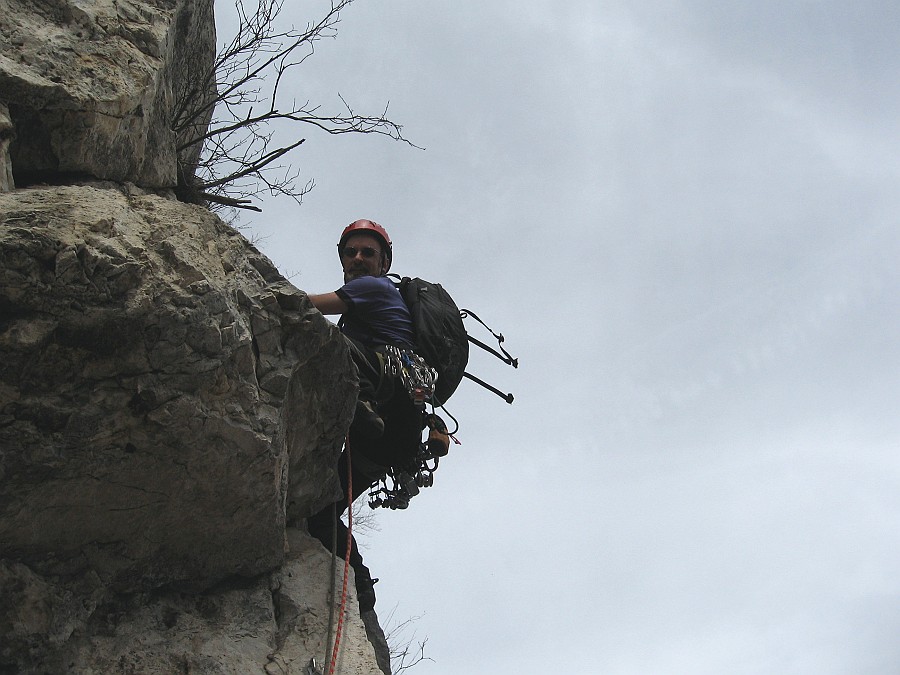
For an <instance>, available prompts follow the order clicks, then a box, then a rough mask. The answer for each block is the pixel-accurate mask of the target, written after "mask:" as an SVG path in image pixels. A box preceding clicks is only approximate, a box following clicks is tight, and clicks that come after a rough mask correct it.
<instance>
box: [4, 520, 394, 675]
mask: <svg viewBox="0 0 900 675" xmlns="http://www.w3.org/2000/svg"><path fill="white" fill-rule="evenodd" d="M288 536H289V540H290V550H289V552H288V554H287V557H286V560H285V563H284V565H283V566H282V567H281V568H280V569H279V570H278V571H277V572H276V573H274V574H271V575H261V576H259V577H256V578H252V579H231V580H228V581H226V582H223V583H222V584H220V585H218V586H216V587H215V588H212V589H210V590H209V591H207V592H206V593H203V594H188V593H180V592H177V591H172V590H165V591H157V592H154V593H139V594H133V595H119V596H115V597H113V598H111V599H109V600H107V601H106V602H102V603H99V604H98V605H97V606H96V607H95V608H93V610H92V612H91V613H90V616H89V617H88V618H87V620H86V621H84V623H83V625H82V626H81V627H80V629H79V630H78V632H77V633H76V634H74V635H73V636H72V637H71V638H69V639H67V640H59V645H57V646H56V648H55V649H50V650H46V651H44V652H43V653H41V654H40V655H39V657H36V658H34V659H33V660H31V661H25V662H22V663H20V664H19V668H18V670H17V671H16V672H18V673H21V674H22V675H30V674H35V675H36V674H38V673H64V672H77V673H140V674H141V675H170V674H171V673H185V672H186V673H193V674H194V675H213V674H220V673H234V674H240V675H245V674H247V673H259V674H260V675H263V674H266V675H295V674H296V675H301V674H302V675H307V673H308V671H307V667H308V666H309V665H310V663H311V661H312V660H313V659H315V664H316V667H317V669H318V670H319V671H320V672H323V671H324V666H325V664H326V658H329V659H330V658H331V655H332V650H331V649H330V648H328V649H326V644H325V641H326V637H327V636H328V634H329V632H332V633H333V632H334V630H335V627H336V625H337V616H336V614H335V616H333V617H332V616H331V615H330V612H329V606H330V592H331V588H332V580H331V576H330V575H329V572H331V575H333V576H334V580H335V586H334V587H335V592H336V594H337V595H338V601H339V600H340V597H339V596H340V592H341V576H342V573H343V570H342V566H341V565H336V566H332V560H331V555H330V554H329V553H328V552H326V551H325V550H324V549H323V548H322V546H321V545H320V544H319V542H318V541H316V540H314V539H311V538H310V537H309V536H308V535H307V534H305V533H304V532H301V531H299V530H294V529H290V530H288ZM338 562H339V563H340V562H342V561H338ZM17 572H18V573H19V575H20V577H19V579H18V581H19V584H18V588H19V589H24V593H23V591H21V590H20V591H19V594H24V595H27V601H26V602H23V603H22V604H21V605H20V608H21V610H22V611H20V613H19V614H18V616H17V617H16V618H17V620H18V622H19V624H20V625H19V626H17V628H18V630H19V632H21V631H22V624H28V628H30V629H31V630H34V631H40V632H42V633H45V632H53V631H54V630H55V631H56V633H57V634H56V635H55V636H54V637H56V638H59V637H61V636H60V635H59V633H60V631H63V632H64V630H65V628H66V627H65V626H64V625H54V624H53V621H52V619H51V616H50V613H49V612H48V611H47V609H48V607H47V603H42V602H41V600H45V599H46V598H47V597H48V596H47V592H48V590H50V586H49V585H48V584H47V583H46V582H43V581H40V580H37V579H36V578H34V577H33V575H29V574H28V573H27V572H25V571H23V570H22V569H21V566H20V569H19V570H17ZM15 573H16V572H15V571H14V572H13V575H14V574H15ZM351 574H352V572H351ZM9 579H10V575H9V574H7V575H3V574H2V569H0V588H3V586H4V583H3V582H4V581H6V582H7V584H6V586H7V588H4V589H3V590H7V591H8V590H9V586H10V584H9V583H8V582H9ZM352 588H353V583H352V577H351V582H350V589H352ZM55 590H57V592H58V590H59V589H55ZM4 597H14V596H6V595H5V596H4ZM50 597H51V598H52V600H55V601H56V602H60V601H62V599H61V598H60V597H59V595H56V596H50ZM355 602H356V599H355V597H354V596H353V595H352V590H351V594H350V595H349V597H348V599H347V604H348V607H350V608H352V607H354V606H355V605H354V603H355ZM329 623H331V624H332V626H331V631H330V630H329ZM2 628H4V629H6V630H8V629H9V626H2ZM335 672H337V673H341V674H342V675H382V671H381V670H379V669H378V667H377V666H376V665H375V657H374V654H373V651H372V646H371V644H369V641H368V639H367V637H366V631H365V627H364V626H363V623H362V621H361V619H360V618H359V614H358V613H357V612H354V611H348V612H347V613H346V615H345V618H344V623H343V630H342V637H341V641H340V646H339V649H338V656H337V660H336V668H335Z"/></svg>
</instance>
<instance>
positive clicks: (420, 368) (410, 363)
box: [382, 345, 437, 406]
mask: <svg viewBox="0 0 900 675" xmlns="http://www.w3.org/2000/svg"><path fill="white" fill-rule="evenodd" d="M382 353H383V354H384V357H385V358H384V374H385V375H387V376H389V377H397V378H399V379H400V382H401V383H402V384H403V387H404V388H405V389H406V391H407V392H409V397H410V398H411V399H412V400H413V403H415V404H416V405H417V406H424V405H425V402H426V401H428V400H430V399H431V396H432V394H433V393H434V383H435V380H437V373H435V372H434V371H433V370H432V369H431V368H429V367H428V364H427V363H425V360H424V359H423V358H422V357H421V356H419V355H418V354H416V353H415V352H413V351H411V350H409V349H400V348H399V347H395V346H393V345H385V346H384V347H383V348H382Z"/></svg>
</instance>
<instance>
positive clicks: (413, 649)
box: [385, 607, 434, 675]
mask: <svg viewBox="0 0 900 675" xmlns="http://www.w3.org/2000/svg"><path fill="white" fill-rule="evenodd" d="M394 611H396V607H395V608H394V610H391V613H390V614H389V615H388V618H387V621H386V622H385V623H386V624H387V625H388V630H387V632H386V633H385V639H386V640H387V643H388V647H389V649H390V652H391V672H392V673H393V674H394V675H399V673H402V672H404V671H406V670H409V669H410V668H412V667H413V666H415V665H418V664H419V663H421V662H422V661H433V660H434V659H432V658H430V657H428V656H425V645H426V644H427V643H428V638H425V639H424V640H420V641H418V642H417V641H416V639H415V637H416V634H415V631H413V633H412V635H410V636H409V637H407V636H406V633H407V631H409V630H410V628H411V627H412V625H413V624H414V623H415V622H416V621H418V620H419V619H420V618H421V617H418V616H413V617H410V618H408V619H406V620H405V621H401V622H400V623H398V624H396V625H392V624H393V621H394ZM414 642H415V643H416V644H415V645H413V643H414Z"/></svg>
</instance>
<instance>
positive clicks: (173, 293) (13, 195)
mask: <svg viewBox="0 0 900 675" xmlns="http://www.w3.org/2000/svg"><path fill="white" fill-rule="evenodd" d="M0 214H3V215H2V217H0V546H2V555H3V564H2V567H0V589H2V591H3V592H2V596H3V597H4V599H5V602H4V603H3V608H2V609H0V627H3V633H4V638H5V639H4V642H3V647H2V648H0V664H3V663H6V664H10V663H14V664H15V665H16V666H17V668H19V669H21V670H23V671H25V672H27V671H28V664H35V663H37V664H40V663H49V662H52V661H53V659H64V660H65V659H69V660H70V662H72V663H77V664H81V665H82V666H85V667H87V666H90V664H92V663H94V661H95V660H97V659H99V661H97V663H98V664H101V662H102V660H103V659H110V658H113V655H114V653H116V652H115V650H116V649H123V647H122V644H124V643H122V642H121V641H117V640H115V639H109V640H107V639H103V638H104V636H107V634H108V633H110V631H112V633H113V637H115V636H117V635H119V634H120V633H121V632H123V631H124V633H123V634H128V631H135V632H136V633H139V634H141V635H144V634H145V633H146V631H145V628H144V627H143V626H144V623H146V622H149V621H157V620H162V619H159V617H161V616H170V615H171V616H174V615H178V616H181V615H182V614H184V616H186V617H187V618H186V619H185V621H187V622H188V623H189V624H190V625H193V624H192V623H191V622H192V621H201V619H202V618H203V613H202V610H201V609H197V610H194V609H191V608H192V607H195V606H196V605H198V603H199V605H201V606H206V605H204V604H203V603H212V605H215V606H219V605H221V607H220V609H218V610H216V611H217V612H219V613H220V614H221V616H222V617H223V618H221V620H220V621H218V622H212V623H209V622H207V624H203V626H205V628H204V627H202V626H201V627H200V628H196V634H202V635H203V636H204V637H203V639H202V640H201V642H202V643H203V644H206V643H207V642H208V641H213V642H215V640H224V641H226V642H229V644H230V643H231V638H229V637H228V636H229V635H230V633H229V631H235V630H239V629H240V630H244V629H247V626H248V624H247V621H249V619H247V618H246V617H242V618H241V617H230V615H229V614H228V607H231V606H232V605H233V604H234V605H239V604H241V603H250V605H251V606H258V607H260V608H268V609H267V610H266V611H263V609H260V610H259V612H258V613H257V615H255V616H256V618H257V619H258V620H259V621H260V622H261V623H260V624H259V626H258V627H259V630H260V631H262V632H263V634H264V635H265V637H262V638H259V640H257V641H254V640H247V641H244V642H240V641H239V642H240V646H236V647H234V649H235V650H237V652H235V654H238V655H239V657H240V658H241V659H243V658H250V659H256V660H257V662H259V663H262V664H266V663H273V662H279V663H280V661H279V658H282V660H283V659H288V657H287V656H283V657H278V658H276V656H277V655H278V654H280V652H279V651H278V647H279V645H282V643H283V642H284V643H285V644H287V643H291V641H290V640H289V639H288V637H285V630H287V629H286V628H285V627H284V625H286V624H284V623H283V622H282V623H281V624H280V623H279V621H277V620H275V619H273V617H274V616H275V615H276V614H278V615H279V616H280V617H282V618H283V617H285V616H286V615H287V614H289V613H291V612H293V614H294V615H295V616H294V619H292V621H293V622H294V623H295V624H297V625H299V624H303V626H304V628H303V631H304V634H305V635H306V634H307V633H309V634H310V635H311V636H312V637H309V636H307V637H305V638H304V642H303V644H304V645H305V644H312V643H314V642H315V643H316V644H318V642H322V643H323V644H324V640H325V637H324V633H322V634H318V633H316V632H315V630H314V629H312V628H310V627H309V626H308V625H307V624H308V623H309V621H311V620H312V618H311V617H305V618H304V616H305V615H303V612H302V611H300V610H297V609H293V610H291V611H290V612H287V610H285V609H284V607H286V606H288V605H290V606H292V607H294V606H296V607H304V606H308V605H309V604H310V601H309V599H308V598H306V594H307V592H308V589H309V588H310V587H317V586H316V584H315V583H314V582H311V581H310V580H309V579H307V578H306V572H304V571H303V562H302V556H301V559H300V562H298V561H297V560H298V559H297V558H291V557H289V558H288V559H287V562H286V558H285V552H286V551H289V552H290V555H291V556H295V555H296V554H297V550H298V549H299V550H301V551H302V550H306V551H308V550H310V549H317V550H318V551H319V552H320V553H321V554H322V555H325V552H324V550H322V548H321V545H319V544H318V542H314V543H309V542H303V540H302V537H300V536H299V534H298V535H296V536H295V537H294V546H288V540H287V537H286V520H287V518H286V514H287V513H289V514H290V515H291V518H292V520H297V521H299V520H300V519H302V518H303V517H305V516H307V515H309V514H310V513H312V512H313V511H315V510H317V509H319V508H321V506H322V505H324V504H325V503H327V502H329V501H331V500H332V499H334V497H335V493H336V490H337V484H336V479H335V475H334V466H335V463H336V458H337V455H338V454H339V452H340V448H341V442H342V438H343V435H344V433H345V431H346V428H347V426H348V425H349V421H350V418H351V417H352V410H353V401H354V395H355V387H356V384H355V379H354V376H353V371H352V366H351V362H350V360H349V357H348V355H347V351H346V347H345V346H344V343H343V340H342V338H341V337H340V335H339V333H338V332H337V330H336V328H335V327H334V326H333V325H332V324H330V323H329V322H327V321H326V320H325V319H324V317H322V315H321V314H320V313H319V312H317V311H316V310H314V309H313V308H312V307H311V305H310V303H309V301H308V299H307V298H306V296H305V295H304V294H303V293H302V292H300V291H298V290H297V289H295V288H293V287H292V286H291V285H290V284H289V283H288V282H286V281H285V280H284V279H283V278H282V277H281V275H279V274H278V272H277V271H276V270H275V268H274V267H273V266H272V265H271V263H270V262H269V261H268V260H267V259H266V258H265V257H263V256H262V255H260V254H259V253H258V252H257V251H256V250H255V249H254V248H253V247H252V246H250V245H249V244H248V243H247V241H246V240H245V239H244V238H243V237H242V236H241V235H240V234H239V233H237V232H236V231H234V230H232V229H231V228H229V227H228V226H226V225H224V224H223V223H222V222H221V221H220V220H219V219H218V218H217V217H215V216H213V215H212V214H210V213H209V212H208V211H206V210H205V209H203V208H201V207H197V206H190V205H185V204H181V203H179V202H177V201H173V200H169V199H165V198H162V197H158V196H154V195H150V194H144V193H142V192H141V191H140V190H138V189H137V188H134V187H131V188H129V189H126V190H122V189H119V188H117V187H115V186H102V185H94V186H58V187H46V188H31V189H23V190H17V191H14V192H10V193H6V194H3V195H0ZM298 542H299V543H298ZM285 565H286V566H285ZM295 583H301V585H302V587H303V588H304V589H306V590H304V591H303V592H302V593H300V592H296V593H295V592H293V591H292V592H291V593H287V592H286V591H285V592H284V593H282V592H280V591H279V593H280V595H279V594H278V593H276V594H275V596H273V595H272V589H273V588H274V587H275V586H278V587H279V588H288V587H292V585H293V584H295ZM173 587H174V588H177V589H178V590H179V592H180V593H181V594H182V595H174V596H173V595H171V593H169V594H168V595H166V594H162V595H161V592H162V591H161V589H164V588H173ZM222 588H225V589H227V590H228V592H227V593H225V592H224V591H222V590H221V589H222ZM210 589H212V590H210ZM210 593H211V594H212V595H210ZM223 593H224V595H223ZM285 593H287V594H285ZM317 593H318V595H319V596H321V598H320V599H319V600H317V601H316V603H317V604H316V606H317V607H318V609H317V611H316V612H313V614H315V615H316V616H317V617H321V616H323V615H327V611H326V609H325V607H326V605H325V602H324V599H323V598H324V589H322V588H319V589H318V590H317ZM241 594H243V596H245V597H243V599H242V600H240V602H238V600H237V599H235V598H237V597H240V596H241ZM148 597H150V598H152V600H148V599H147V598H148ZM229 598H231V599H230V600H229ZM285 598H287V599H285ZM148 602H149V603H150V604H147V603H148ZM154 603H155V604H154ZM314 604H315V603H314ZM351 606H352V607H355V604H353V603H352V602H351ZM279 607H281V609H278V608H279ZM210 611H212V610H210ZM173 612H174V614H173ZM192 612H193V613H192ZM198 612H199V615H197V613H198ZM266 612H268V613H266ZM198 616H199V618H198ZM23 617H25V618H23ZM104 617H105V618H104ZM110 617H112V618H110ZM116 617H119V618H120V619H121V622H120V621H119V619H117V618H116ZM357 619H358V616H357ZM167 620H168V619H167ZM171 621H175V620H174V619H171V620H170V622H171ZM123 622H124V623H123ZM273 622H274V623H273ZM297 622H299V624H298V623H297ZM163 623H165V621H163ZM201 623H202V622H201ZM288 623H290V622H288ZM132 624H133V625H132ZM176 625H178V623H177V621H175V623H174V624H173V626H176ZM198 625H199V624H198ZM360 625H361V624H360ZM125 626H128V627H127V628H126V627H125ZM173 626H169V627H168V628H166V630H175V629H174V628H173ZM236 626H237V627H236ZM248 630H249V629H248ZM204 631H218V632H212V633H204ZM266 631H268V632H266ZM158 637H159V639H160V640H162V641H164V642H165V643H166V646H165V648H163V647H160V646H159V645H158V644H156V643H155V642H154V645H153V648H152V649H151V650H150V651H149V652H147V653H146V654H143V656H141V658H142V659H144V662H143V663H142V665H140V667H138V664H136V663H135V664H134V667H135V668H136V672H137V671H140V672H171V671H167V670H166V669H167V668H168V667H169V666H170V665H171V664H172V663H176V662H178V663H181V662H180V661H178V659H187V661H184V662H185V663H187V662H190V663H194V661H192V659H194V660H197V659H199V661H197V663H195V664H194V665H192V666H191V667H192V668H193V667H199V665H198V664H200V662H204V663H205V662H207V661H209V660H210V659H212V658H213V655H210V654H206V655H204V654H205V652H204V651H203V649H205V647H204V648H203V649H201V648H199V647H198V650H199V651H197V650H194V651H192V649H189V648H188V646H185V645H184V644H182V643H181V642H179V641H178V640H169V639H168V638H167V637H166V633H165V631H163V633H162V634H161V635H160V636H158ZM285 641H286V642H285ZM316 641H318V642H316ZM191 644H193V643H191ZM291 644H293V643H291ZM282 646H283V645H282ZM320 646H321V645H320ZM365 647H366V649H368V650H369V657H370V659H374V656H372V654H371V646H369V645H368V643H366V644H365ZM129 649H131V648H129ZM291 649H293V647H292V648H291ZM298 649H300V648H299V647H298ZM304 649H305V647H304ZM109 650H112V651H111V652H110V651H109ZM173 650H174V651H173ZM245 650H246V651H247V654H244V651H245ZM300 651H302V649H301V650H300ZM322 651H323V653H324V649H323V650H322ZM263 652H265V653H263ZM129 653H132V652H129ZM291 653H292V654H294V652H291ZM248 654H249V655H248ZM260 655H261V656H260ZM272 655H276V656H273V659H274V661H272V660H271V659H269V657H270V656H272ZM232 656H234V654H232V653H231V652H229V651H228V650H226V651H223V652H222V653H221V654H219V656H218V657H217V658H219V660H218V661H216V662H215V663H217V664H218V666H216V667H219V668H224V670H222V671H219V670H216V669H215V668H213V665H212V661H209V663H208V664H207V665H208V669H207V670H205V671H203V670H199V671H197V672H243V671H242V668H240V667H237V666H234V667H235V668H236V670H233V671H232V670H230V669H231V668H232V666H233V664H231V659H232ZM306 656H307V652H305V651H303V653H302V655H301V654H300V653H299V652H297V653H296V654H294V656H292V657H290V659H288V660H290V662H291V663H295V662H299V661H301V660H302V658H301V657H306ZM310 656H316V657H318V658H319V659H320V661H321V657H320V656H319V653H318V652H314V653H311V654H310ZM263 657H264V658H263ZM123 658H124V657H123ZM129 658H131V657H129ZM135 658H136V657H135ZM235 658H238V657H237V656H235ZM172 659H175V660H174V661H172ZM259 659H262V660H261V661H260V660H259ZM307 662H308V658H307ZM352 662H353V663H354V664H356V665H354V666H353V667H356V666H359V667H362V668H365V667H367V666H364V665H362V666H360V665H359V664H360V663H363V664H364V663H365V660H363V661H359V660H353V661H352ZM60 663H61V662H60ZM373 663H374V661H373ZM223 664H231V665H223ZM295 665H296V663H295ZM303 665H304V666H305V665H306V663H304V664H303ZM370 665H371V664H370ZM90 667H94V666H90ZM97 667H98V668H99V670H101V671H102V670H104V668H100V667H99V665H98V666H97ZM349 667H350V666H348V668H349ZM153 668H158V670H153ZM79 669H80V668H79ZM34 672H43V671H41V670H40V668H38V669H36V670H35V671H34ZM48 672H50V671H48ZM247 672H249V671H247ZM277 672H299V671H294V670H291V669H290V668H286V669H282V670H280V671H277ZM347 672H355V671H352V670H347ZM360 672H369V671H360ZM371 672H380V671H378V670H377V669H375V668H374V666H373V667H372V669H371Z"/></svg>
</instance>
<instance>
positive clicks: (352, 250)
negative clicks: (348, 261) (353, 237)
mask: <svg viewBox="0 0 900 675" xmlns="http://www.w3.org/2000/svg"><path fill="white" fill-rule="evenodd" d="M357 253H362V257H363V258H374V257H375V256H377V255H381V251H379V250H378V249H377V248H371V247H370V246H364V247H363V248H356V247H355V246H345V247H344V248H343V250H342V251H341V255H342V256H344V257H345V258H355V257H356V254H357Z"/></svg>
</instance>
